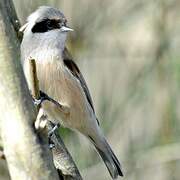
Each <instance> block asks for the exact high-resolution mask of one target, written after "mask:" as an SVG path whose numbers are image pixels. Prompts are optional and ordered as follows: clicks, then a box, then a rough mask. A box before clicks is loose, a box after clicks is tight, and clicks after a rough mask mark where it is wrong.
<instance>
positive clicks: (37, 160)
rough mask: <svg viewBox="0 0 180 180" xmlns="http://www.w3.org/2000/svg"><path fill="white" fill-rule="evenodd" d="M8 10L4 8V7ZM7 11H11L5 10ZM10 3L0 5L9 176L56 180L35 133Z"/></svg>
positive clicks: (0, 96) (0, 126) (0, 98)
mask: <svg viewBox="0 0 180 180" xmlns="http://www.w3.org/2000/svg"><path fill="white" fill-rule="evenodd" d="M8 3H9V4H10V6H7V4H8ZM9 7H11V8H9ZM12 7H13V5H12V3H11V2H10V1H7V0H1V1H0V37H1V39H0V130H1V138H2V142H3V147H4V153H5V156H6V160H7V163H8V168H9V171H10V176H11V178H12V179H15V180H19V179H20V180H21V179H22V180H24V179H33V180H36V179H37V180H41V179H43V180H46V179H47V180H50V179H51V180H52V179H53V180H56V179H59V178H58V174H57V171H56V170H55V168H54V165H53V160H52V157H51V153H50V152H49V148H48V146H47V142H46V140H45V139H44V138H43V137H42V136H39V135H37V134H36V133H35V129H34V121H35V119H36V115H37V112H36V110H35V108H34V106H33V103H32V98H31V96H30V94H29V90H28V87H27V84H26V80H25V77H24V74H23V72H22V67H21V65H20V54H19V52H20V48H19V41H18V39H17V35H16V29H14V25H13V24H12V22H13V21H12V19H11V18H9V13H11V14H14V12H10V11H12V10H13V8H12Z"/></svg>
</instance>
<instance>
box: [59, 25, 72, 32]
mask: <svg viewBox="0 0 180 180" xmlns="http://www.w3.org/2000/svg"><path fill="white" fill-rule="evenodd" d="M60 30H61V32H68V31H74V30H73V29H71V28H69V27H68V26H62V27H61V28H60Z"/></svg>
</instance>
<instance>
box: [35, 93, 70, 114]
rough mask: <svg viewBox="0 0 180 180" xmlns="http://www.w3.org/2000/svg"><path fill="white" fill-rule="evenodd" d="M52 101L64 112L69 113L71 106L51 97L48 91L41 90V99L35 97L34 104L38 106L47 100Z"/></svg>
mask: <svg viewBox="0 0 180 180" xmlns="http://www.w3.org/2000/svg"><path fill="white" fill-rule="evenodd" d="M45 100H47V101H50V102H51V103H53V104H55V105H56V106H57V107H58V108H59V109H60V110H61V111H62V112H63V113H64V114H69V107H68V106H66V105H63V104H60V103H59V102H57V101H55V100H54V99H52V98H51V97H49V96H48V95H47V94H46V93H44V92H42V91H40V98H39V99H34V98H33V101H34V104H35V105H36V106H41V104H42V103H43V102H44V101H45Z"/></svg>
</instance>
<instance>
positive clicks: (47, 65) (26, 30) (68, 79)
mask: <svg viewBox="0 0 180 180" xmlns="http://www.w3.org/2000/svg"><path fill="white" fill-rule="evenodd" d="M20 31H21V32H23V39H22V42H21V63H22V66H23V70H24V74H25V77H26V80H27V83H28V86H29V89H30V90H31V88H32V84H31V81H30V70H29V69H30V68H29V63H28V59H29V58H33V59H35V61H36V66H37V67H36V68H37V77H38V80H39V87H40V90H41V91H42V92H45V93H46V94H47V95H48V96H49V97H51V98H53V99H54V100H56V101H57V102H58V103H60V104H61V107H62V108H61V109H60V108H59V107H57V105H56V104H53V103H48V102H47V101H46V102H44V103H43V105H42V108H43V111H44V112H45V113H46V114H47V116H48V118H49V119H50V120H52V122H58V123H60V124H61V125H62V126H64V127H65V128H69V129H72V130H74V131H78V132H80V133H81V134H83V135H84V136H85V137H87V138H88V139H89V140H90V142H91V143H92V144H93V145H94V147H95V149H96V151H97V152H98V153H99V155H100V157H101V158H102V160H103V161H104V163H105V165H106V167H107V169H108V171H109V173H110V175H111V177H112V179H117V178H118V177H119V176H123V173H122V168H121V164H120V162H119V160H118V158H117V157H116V155H115V154H114V152H113V151H112V149H111V147H110V145H109V144H108V142H107V140H106V138H105V136H104V134H103V132H102V130H101V127H100V124H99V121H98V119H97V116H96V113H95V109H94V105H93V101H92V98H91V95H90V92H89V89H88V87H87V84H86V82H85V79H84V77H83V75H82V73H81V72H80V70H79V68H78V66H77V65H76V63H75V62H74V60H73V58H72V55H71V54H70V52H69V50H68V48H67V47H66V39H67V34H68V32H70V31H73V29H71V28H70V27H68V26H67V19H66V17H65V16H64V14H63V13H62V12H61V11H60V10H58V9H56V8H54V7H50V6H40V7H39V8H38V9H36V10H35V11H34V12H33V13H32V14H30V15H29V16H28V18H27V20H26V23H25V24H24V25H23V26H22V27H21V28H20Z"/></svg>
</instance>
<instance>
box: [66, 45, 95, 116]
mask: <svg viewBox="0 0 180 180" xmlns="http://www.w3.org/2000/svg"><path fill="white" fill-rule="evenodd" d="M63 61H64V64H65V65H66V67H67V68H68V69H69V70H70V72H71V73H72V74H73V75H74V76H75V77H76V78H77V79H78V80H79V82H80V83H81V86H82V88H83V90H84V93H85V95H86V98H87V100H88V103H89V104H90V106H91V108H92V110H93V112H94V113H95V111H94V106H93V102H92V99H91V95H90V93H89V89H88V87H87V85H86V82H85V80H84V78H83V75H82V74H81V72H80V70H79V68H78V66H77V65H76V64H75V62H74V61H73V60H72V56H71V55H70V53H69V52H68V50H67V48H66V47H65V48H64V51H63Z"/></svg>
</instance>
